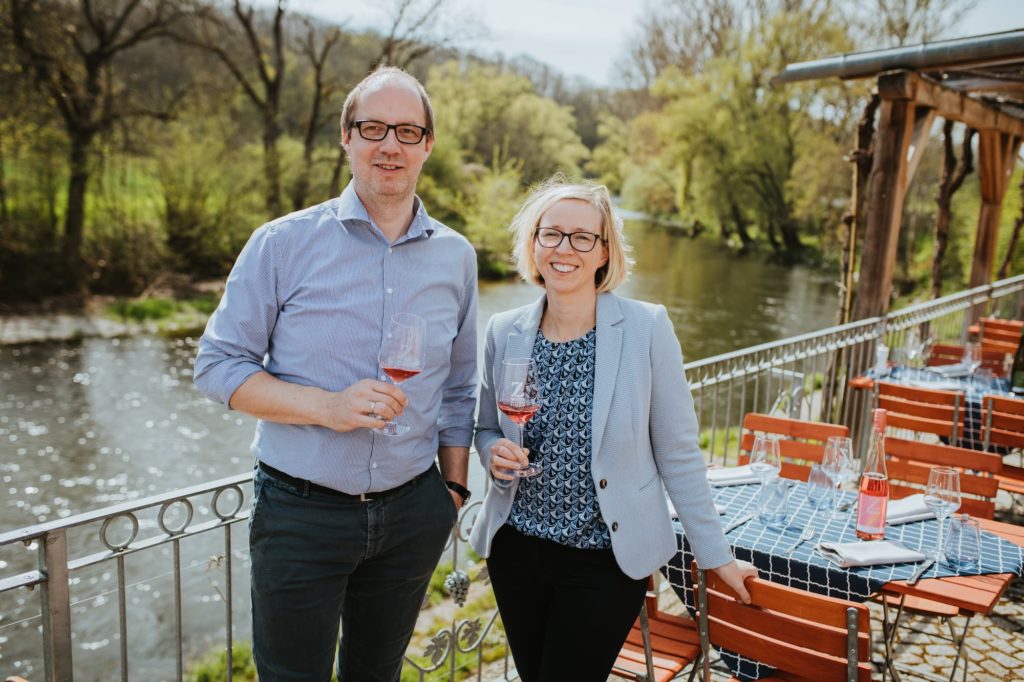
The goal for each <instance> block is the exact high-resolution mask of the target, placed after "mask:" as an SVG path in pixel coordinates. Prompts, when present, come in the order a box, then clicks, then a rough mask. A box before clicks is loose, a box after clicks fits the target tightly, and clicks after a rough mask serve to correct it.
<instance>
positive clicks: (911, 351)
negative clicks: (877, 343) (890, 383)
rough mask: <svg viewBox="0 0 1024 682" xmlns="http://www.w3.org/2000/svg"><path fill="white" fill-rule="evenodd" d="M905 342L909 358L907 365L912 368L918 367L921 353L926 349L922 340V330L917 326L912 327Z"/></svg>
mask: <svg viewBox="0 0 1024 682" xmlns="http://www.w3.org/2000/svg"><path fill="white" fill-rule="evenodd" d="M903 344H904V348H905V353H906V358H907V367H909V368H911V369H915V368H917V361H918V358H920V357H921V353H922V352H923V350H924V349H923V345H924V344H923V343H922V341H921V332H920V331H918V329H917V327H911V328H910V331H908V332H907V338H906V340H905V341H904V342H903Z"/></svg>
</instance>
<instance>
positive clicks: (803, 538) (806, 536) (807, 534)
mask: <svg viewBox="0 0 1024 682" xmlns="http://www.w3.org/2000/svg"><path fill="white" fill-rule="evenodd" d="M813 537H814V526H812V525H811V524H807V528H805V529H804V532H803V533H801V534H800V537H799V538H797V540H796V542H794V543H793V544H792V545H790V546H789V547H788V548H787V549H786V551H784V552H783V554H785V555H786V556H789V555H790V554H792V553H793V552H795V551H796V548H797V547H799V546H800V545H802V544H804V543H805V542H807V541H808V540H810V539H811V538H813Z"/></svg>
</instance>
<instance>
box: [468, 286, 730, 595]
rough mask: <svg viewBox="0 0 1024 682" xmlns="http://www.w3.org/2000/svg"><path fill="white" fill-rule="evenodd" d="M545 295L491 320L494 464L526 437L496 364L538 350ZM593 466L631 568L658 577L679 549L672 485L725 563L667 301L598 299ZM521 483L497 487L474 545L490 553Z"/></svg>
mask: <svg viewBox="0 0 1024 682" xmlns="http://www.w3.org/2000/svg"><path fill="white" fill-rule="evenodd" d="M544 302H545V298H544V297H543V296H542V297H541V298H540V299H539V300H537V301H536V302H535V303H532V304H530V305H527V306H524V307H522V308H518V309H515V310H510V311H507V312H504V313H499V314H497V315H495V316H493V317H492V318H491V320H490V322H488V325H487V345H486V347H485V350H484V364H483V371H482V380H481V388H480V404H479V415H478V418H477V429H476V449H477V451H478V452H479V454H480V461H481V462H482V463H483V466H484V470H485V471H488V472H489V471H490V466H489V462H490V453H491V445H493V444H494V443H495V442H496V441H497V440H498V439H499V438H502V437H505V438H508V439H510V440H512V441H513V442H516V441H517V439H518V430H517V429H516V425H515V423H514V422H513V421H512V420H511V419H509V418H508V417H506V416H505V415H504V414H501V413H500V412H499V411H498V409H497V403H496V402H495V381H496V380H497V372H496V370H495V368H500V367H501V362H502V360H503V359H505V358H511V357H529V356H531V355H532V354H533V342H534V339H535V337H536V335H537V328H538V327H539V326H540V320H541V315H542V313H543V311H544ZM591 419H592V424H591V427H592V429H591V432H592V434H593V435H592V439H593V441H592V448H591V451H592V453H593V455H592V456H593V460H592V465H591V469H592V472H593V476H594V489H595V490H596V491H597V500H598V504H599V505H600V507H601V516H602V517H603V518H604V521H605V523H607V524H608V528H609V531H610V532H611V538H612V551H613V552H614V554H615V559H616V561H617V562H618V564H619V567H620V568H621V569H622V571H623V573H625V574H626V575H629V576H631V577H633V578H642V577H644V576H647V575H650V574H652V573H653V572H654V571H655V570H657V569H658V567H660V566H662V565H664V564H665V563H666V562H667V561H668V560H669V558H670V557H671V556H672V555H673V554H674V553H675V551H676V540H675V536H674V534H673V532H672V523H671V517H670V514H669V509H668V504H667V503H666V501H665V491H668V496H669V498H671V500H672V503H673V505H675V508H676V509H677V510H678V513H679V517H680V520H681V521H682V523H683V530H684V532H685V533H686V537H687V538H688V539H689V541H690V545H691V546H692V547H693V549H694V554H695V556H696V558H697V562H698V564H700V566H701V567H703V568H717V567H719V566H722V565H724V564H727V563H729V562H730V561H732V553H731V552H730V550H729V545H728V543H727V542H726V540H725V535H724V534H723V533H722V526H721V523H720V522H719V519H718V514H717V512H716V511H715V506H714V503H713V502H712V499H711V490H710V488H709V487H708V484H707V479H706V478H705V469H706V468H705V465H704V458H703V455H702V454H701V451H700V449H699V447H698V445H697V435H698V431H697V415H696V413H695V412H694V409H693V396H692V395H691V394H690V387H689V384H687V382H686V377H685V376H684V375H683V355H682V351H681V350H680V348H679V341H678V340H677V339H676V335H675V331H674V329H673V328H672V323H671V321H670V320H669V318H668V313H667V311H666V310H665V307H664V306H661V305H654V304H651V303H644V302H642V301H634V300H631V299H627V298H620V297H619V296H616V295H614V294H611V293H604V294H600V295H599V296H598V299H597V358H596V365H595V369H594V403H593V413H592V415H591ZM518 484H519V481H518V479H517V480H515V481H513V482H512V485H511V486H508V487H500V486H497V485H492V486H491V489H490V491H488V493H487V496H486V497H485V498H484V504H483V508H482V509H481V511H480V513H479V515H478V516H477V519H476V522H475V524H474V526H473V531H472V534H471V535H470V542H471V544H472V545H473V548H474V549H475V550H476V551H477V552H478V553H479V554H480V555H481V556H484V557H486V556H488V555H489V554H490V550H491V540H492V538H493V537H494V534H495V533H496V532H497V531H498V529H499V528H500V527H501V526H502V524H504V523H505V520H506V519H507V518H508V515H509V511H510V510H511V508H512V501H513V499H514V498H515V494H516V488H517V486H518Z"/></svg>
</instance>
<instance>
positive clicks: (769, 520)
mask: <svg viewBox="0 0 1024 682" xmlns="http://www.w3.org/2000/svg"><path fill="white" fill-rule="evenodd" d="M789 487H790V481H788V480H786V479H784V478H779V477H778V476H776V477H774V478H770V479H768V480H767V481H765V482H764V483H763V484H762V485H761V506H760V509H759V510H758V518H759V519H760V521H761V523H763V524H764V525H766V526H768V528H770V529H772V530H775V531H779V532H782V531H784V530H786V521H787V520H788V518H789V515H788V514H787V509H786V507H787V505H788V502H789Z"/></svg>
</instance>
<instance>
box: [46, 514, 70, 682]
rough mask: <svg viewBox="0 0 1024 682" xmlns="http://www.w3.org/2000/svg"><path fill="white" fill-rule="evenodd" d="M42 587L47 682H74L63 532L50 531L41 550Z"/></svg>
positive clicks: (64, 534) (65, 541)
mask: <svg viewBox="0 0 1024 682" xmlns="http://www.w3.org/2000/svg"><path fill="white" fill-rule="evenodd" d="M39 571H40V573H42V574H43V575H44V576H46V581H45V582H44V583H43V587H42V595H41V596H42V607H43V608H42V619H43V663H44V667H45V672H46V681H47V682H71V681H72V679H73V673H72V665H71V587H70V585H69V583H68V541H67V534H66V531H64V530H56V531H50V532H49V533H47V534H46V535H45V536H44V538H43V539H42V541H41V546H40V548H39Z"/></svg>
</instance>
